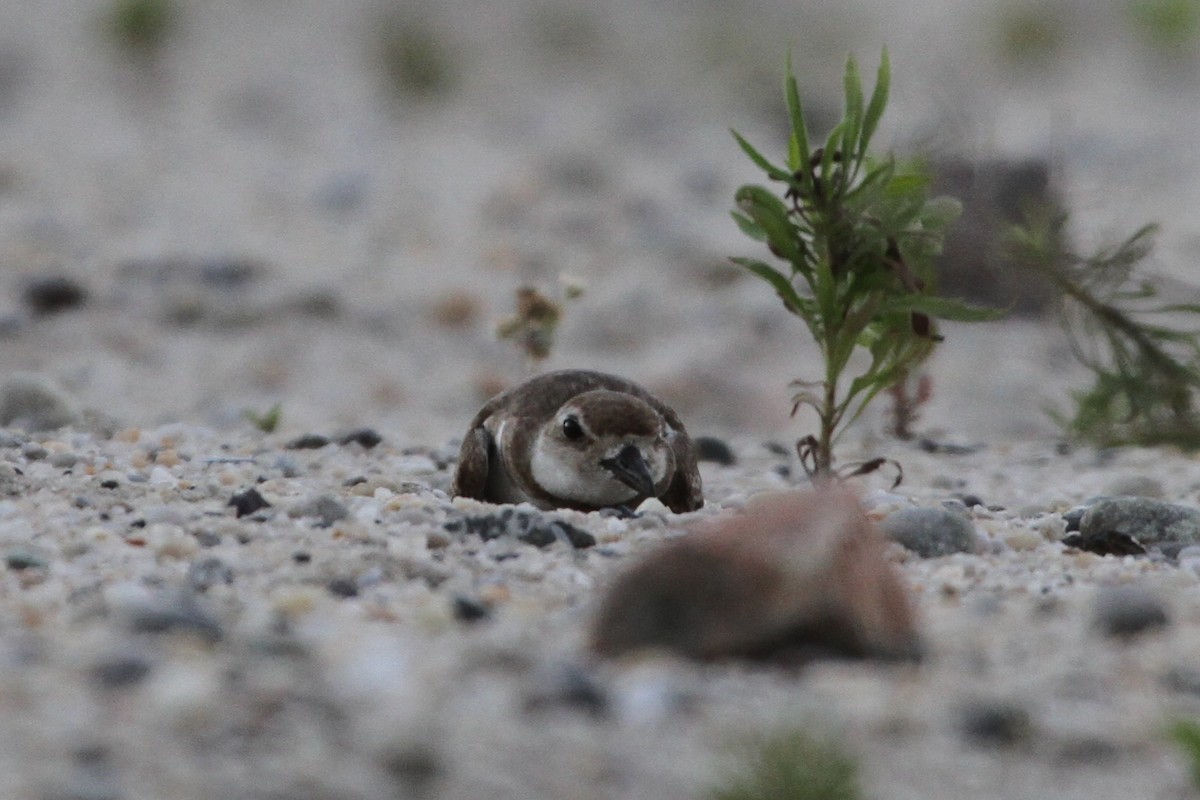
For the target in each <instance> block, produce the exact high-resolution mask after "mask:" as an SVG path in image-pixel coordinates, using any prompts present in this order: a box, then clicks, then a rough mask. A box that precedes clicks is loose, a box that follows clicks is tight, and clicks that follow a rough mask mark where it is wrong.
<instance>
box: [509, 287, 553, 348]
mask: <svg viewBox="0 0 1200 800" xmlns="http://www.w3.org/2000/svg"><path fill="white" fill-rule="evenodd" d="M561 319H562V306H561V305H559V304H558V303H556V302H555V301H553V300H551V299H550V298H549V297H546V295H544V294H542V293H541V292H539V291H538V290H537V289H534V288H533V287H532V286H522V287H521V288H519V289H517V313H516V314H514V315H513V316H511V317H509V318H507V319H505V320H504V321H502V322H501V323H500V325H499V326H497V328H496V335H497V336H498V337H499V338H501V339H512V340H514V341H516V342H517V344H518V345H520V347H521V350H522V351H524V353H525V355H526V357H527V358H528V359H529V361H530V362H531V364H537V363H539V362H541V361H544V360H546V359H547V358H549V357H550V350H551V349H552V348H553V347H554V331H555V330H556V329H557V328H558V323H559V321H560V320H561Z"/></svg>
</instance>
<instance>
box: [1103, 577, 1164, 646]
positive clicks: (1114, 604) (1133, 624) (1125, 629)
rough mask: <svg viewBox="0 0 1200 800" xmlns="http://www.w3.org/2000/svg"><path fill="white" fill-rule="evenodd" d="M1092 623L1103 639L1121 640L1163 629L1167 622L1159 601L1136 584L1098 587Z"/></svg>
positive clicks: (1152, 593)
mask: <svg viewBox="0 0 1200 800" xmlns="http://www.w3.org/2000/svg"><path fill="white" fill-rule="evenodd" d="M1092 619H1093V622H1094V624H1095V625H1096V627H1097V628H1098V629H1099V630H1100V631H1101V632H1102V633H1104V634H1105V635H1106V636H1113V637H1120V638H1128V637H1131V636H1135V635H1137V634H1139V633H1145V632H1146V631H1151V630H1155V629H1157V628H1163V627H1166V626H1167V624H1168V622H1169V621H1170V620H1169V616H1168V614H1167V607H1166V605H1165V604H1164V603H1163V601H1162V598H1160V597H1159V596H1158V595H1157V594H1156V593H1154V592H1153V591H1151V590H1150V589H1148V588H1146V587H1145V586H1139V585H1136V584H1129V585H1121V586H1102V587H1100V588H1099V589H1098V590H1097V591H1096V597H1095V600H1094V609H1093V617H1092Z"/></svg>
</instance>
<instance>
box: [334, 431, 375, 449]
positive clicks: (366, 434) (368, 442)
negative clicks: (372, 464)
mask: <svg viewBox="0 0 1200 800" xmlns="http://www.w3.org/2000/svg"><path fill="white" fill-rule="evenodd" d="M337 441H338V444H343V445H345V444H359V445H362V446H363V447H364V448H366V449H367V450H370V449H371V448H372V447H374V446H375V445H377V444H379V443H380V442H382V441H383V437H382V436H380V435H379V433H378V432H376V431H374V430H372V429H371V428H358V429H357V430H353V431H350V432H349V433H346V434H343V435H342V436H339V437H338V440H337Z"/></svg>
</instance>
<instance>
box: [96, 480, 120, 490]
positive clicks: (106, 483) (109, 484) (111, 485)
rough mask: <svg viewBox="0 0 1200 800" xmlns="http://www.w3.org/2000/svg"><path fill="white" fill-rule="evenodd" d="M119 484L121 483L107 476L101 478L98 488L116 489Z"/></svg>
mask: <svg viewBox="0 0 1200 800" xmlns="http://www.w3.org/2000/svg"><path fill="white" fill-rule="evenodd" d="M120 485H121V484H119V483H117V482H116V481H115V480H113V479H112V478H108V479H106V480H102V481H100V488H101V489H116V488H117V487H118V486H120Z"/></svg>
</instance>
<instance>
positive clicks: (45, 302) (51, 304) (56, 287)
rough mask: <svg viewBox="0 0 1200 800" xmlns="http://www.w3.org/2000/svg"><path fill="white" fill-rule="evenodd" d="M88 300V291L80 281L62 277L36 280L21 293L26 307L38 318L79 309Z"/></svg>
mask: <svg viewBox="0 0 1200 800" xmlns="http://www.w3.org/2000/svg"><path fill="white" fill-rule="evenodd" d="M87 298H88V293H87V290H86V289H84V288H83V286H82V285H81V284H80V283H79V282H78V281H76V280H74V279H72V278H67V277H65V276H62V275H50V276H46V277H42V278H34V279H33V280H31V281H29V283H27V284H26V285H25V290H24V291H23V292H22V293H21V299H22V300H24V302H25V305H26V306H28V307H29V310H30V312H32V313H33V314H34V315H37V316H43V315H46V314H58V313H60V312H62V311H70V310H72V309H76V308H79V307H81V306H82V305H83V304H84V303H86V302H87Z"/></svg>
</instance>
